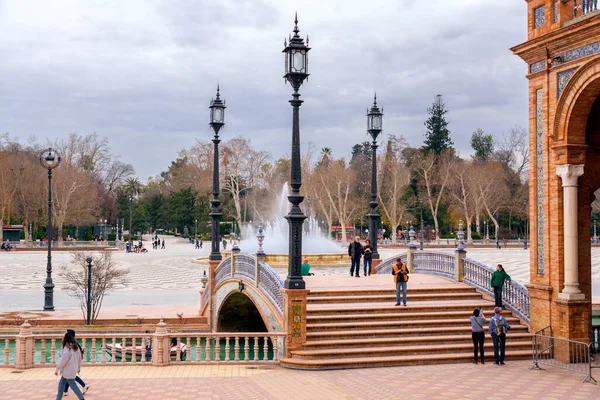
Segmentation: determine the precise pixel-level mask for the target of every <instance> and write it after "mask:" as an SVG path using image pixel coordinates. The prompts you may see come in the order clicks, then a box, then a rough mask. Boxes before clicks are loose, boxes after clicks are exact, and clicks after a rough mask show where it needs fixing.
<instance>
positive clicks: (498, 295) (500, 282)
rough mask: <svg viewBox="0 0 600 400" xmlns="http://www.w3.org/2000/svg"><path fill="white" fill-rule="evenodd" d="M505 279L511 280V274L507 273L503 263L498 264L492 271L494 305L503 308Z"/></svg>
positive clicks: (491, 282) (491, 281)
mask: <svg viewBox="0 0 600 400" xmlns="http://www.w3.org/2000/svg"><path fill="white" fill-rule="evenodd" d="M504 281H509V282H510V281H511V279H510V276H509V275H508V274H507V273H506V271H505V270H504V268H503V267H502V264H498V265H497V266H496V270H495V271H494V272H493V273H492V279H490V286H491V287H492V290H493V291H494V305H495V306H496V307H500V308H502V288H503V287H504Z"/></svg>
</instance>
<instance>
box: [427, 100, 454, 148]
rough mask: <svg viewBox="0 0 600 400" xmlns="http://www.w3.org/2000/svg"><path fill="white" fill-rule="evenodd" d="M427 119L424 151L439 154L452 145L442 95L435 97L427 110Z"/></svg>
mask: <svg viewBox="0 0 600 400" xmlns="http://www.w3.org/2000/svg"><path fill="white" fill-rule="evenodd" d="M427 112H428V113H429V118H427V121H425V127H426V128H427V132H426V133H425V142H424V144H425V146H424V147H425V149H428V150H433V151H434V152H435V154H440V153H441V152H442V151H443V150H445V149H447V148H450V147H452V145H453V144H454V143H452V140H450V131H449V130H448V122H447V121H446V117H445V115H446V113H447V112H448V110H446V104H444V100H443V99H442V95H441V94H438V95H437V96H435V100H434V101H433V104H432V105H431V107H429V108H428V109H427Z"/></svg>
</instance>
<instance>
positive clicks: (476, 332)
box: [469, 307, 486, 364]
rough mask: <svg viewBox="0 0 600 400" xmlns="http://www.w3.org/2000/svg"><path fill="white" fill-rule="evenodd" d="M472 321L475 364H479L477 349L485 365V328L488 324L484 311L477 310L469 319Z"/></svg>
mask: <svg viewBox="0 0 600 400" xmlns="http://www.w3.org/2000/svg"><path fill="white" fill-rule="evenodd" d="M469 321H471V338H472V339H473V357H474V358H473V363H475V364H477V348H479V353H480V355H481V363H482V364H485V356H484V351H483V346H484V344H485V330H484V329H483V326H484V325H485V324H486V320H485V316H484V315H483V309H482V308H481V307H480V308H477V309H475V310H473V315H472V316H471V318H469Z"/></svg>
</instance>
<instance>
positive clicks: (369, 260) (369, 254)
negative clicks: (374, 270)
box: [363, 239, 373, 276]
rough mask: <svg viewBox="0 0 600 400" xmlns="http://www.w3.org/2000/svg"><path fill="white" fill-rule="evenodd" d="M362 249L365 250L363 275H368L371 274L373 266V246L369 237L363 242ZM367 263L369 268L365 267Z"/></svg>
mask: <svg viewBox="0 0 600 400" xmlns="http://www.w3.org/2000/svg"><path fill="white" fill-rule="evenodd" d="M363 251H364V252H365V255H364V263H365V276H368V275H371V267H372V266H373V247H372V246H371V241H370V240H369V239H367V241H366V242H365V246H364V247H363ZM367 264H368V265H369V269H367Z"/></svg>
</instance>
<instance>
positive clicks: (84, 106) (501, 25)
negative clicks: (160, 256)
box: [0, 0, 527, 178]
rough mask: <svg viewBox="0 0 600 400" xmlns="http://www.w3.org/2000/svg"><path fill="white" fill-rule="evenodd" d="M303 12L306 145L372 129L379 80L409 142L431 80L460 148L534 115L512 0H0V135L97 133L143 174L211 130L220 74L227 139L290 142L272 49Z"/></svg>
mask: <svg viewBox="0 0 600 400" xmlns="http://www.w3.org/2000/svg"><path fill="white" fill-rule="evenodd" d="M296 10H297V11H298V19H299V27H300V30H301V35H302V36H306V35H307V34H308V35H309V37H310V45H311V47H312V50H311V52H310V53H309V72H310V73H311V76H310V79H309V81H308V82H306V83H305V84H304V86H303V87H302V89H301V93H302V95H303V99H304V100H305V103H304V105H303V106H302V108H301V140H302V143H303V146H304V147H305V146H306V144H307V143H308V142H309V141H310V142H313V143H315V145H316V147H317V148H318V149H321V148H322V147H330V148H332V149H333V153H334V156H347V155H348V154H349V152H350V148H351V147H352V145H353V144H355V143H357V142H360V141H363V140H367V134H366V131H365V129H366V117H365V116H364V115H365V112H366V109H367V107H368V106H369V105H370V104H371V103H372V97H373V92H374V91H375V90H376V91H377V95H378V100H379V103H380V104H381V105H382V106H383V107H384V111H385V117H384V133H387V134H396V135H402V136H404V137H405V138H406V139H407V140H408V142H409V143H410V144H412V145H415V146H418V145H420V143H421V142H422V141H423V135H424V130H425V129H424V126H423V121H424V120H425V119H426V116H427V115H426V109H427V107H428V106H429V105H430V104H431V102H432V101H433V99H434V96H435V95H437V94H442V95H443V96H444V98H445V101H446V103H447V106H448V108H449V110H450V112H449V114H448V119H449V121H450V129H451V135H452V139H453V140H454V142H455V145H456V148H457V149H458V151H459V152H460V153H461V155H463V156H464V155H467V154H469V153H470V146H469V139H470V136H471V133H472V132H473V131H474V130H475V129H476V128H477V127H482V128H483V129H484V130H486V131H488V132H491V133H493V134H495V135H501V134H502V133H503V132H506V131H508V130H509V129H510V127H511V126H513V125H516V124H519V125H521V126H525V127H526V126H527V80H526V79H525V73H526V65H525V64H524V63H523V62H522V61H521V60H520V59H518V58H517V57H516V56H513V55H512V53H511V52H510V51H509V48H510V47H511V46H514V45H516V44H519V43H521V42H524V41H525V40H526V3H525V2H524V1H520V0H508V1H506V0H502V1H490V0H429V1H415V0H301V1H292V0H127V1H124V0H94V1H92V0H52V1H48V0H0V54H1V58H0V60H1V61H0V133H4V132H8V133H10V134H11V136H17V137H19V138H21V139H22V140H26V139H27V138H28V137H30V136H32V135H35V136H37V137H38V138H40V139H46V138H48V139H50V140H53V139H55V138H58V137H61V136H63V135H67V134H69V133H71V132H79V133H91V132H97V133H98V134H99V135H101V136H106V137H108V138H109V140H110V143H111V147H112V148H113V149H114V151H115V152H116V153H117V154H119V155H120V156H121V159H122V160H123V161H126V162H130V163H132V164H133V165H134V166H135V168H136V172H137V173H138V174H139V176H140V177H141V178H146V177H148V176H150V175H155V174H157V173H159V172H160V171H162V170H164V169H165V168H166V167H167V166H168V164H169V163H170V161H171V160H173V159H175V157H176V156H177V152H178V150H179V149H181V148H183V147H186V146H189V145H191V144H193V143H194V142H195V141H196V140H197V139H200V140H209V139H210V138H211V135H212V133H211V131H210V128H209V126H208V109H207V107H208V105H209V101H210V99H211V97H212V96H213V95H214V92H215V88H216V86H217V83H219V84H220V85H221V94H222V96H223V97H224V98H225V99H226V101H227V105H228V108H227V114H226V127H225V129H224V131H223V137H224V138H225V139H226V138H227V137H231V136H237V135H242V136H246V137H249V138H251V139H252V142H253V144H254V145H255V146H256V147H258V148H261V149H264V150H267V151H269V152H271V153H272V154H273V156H275V157H278V156H288V155H289V154H290V146H291V133H290V132H291V107H290V105H289V104H288V103H287V101H288V100H289V98H290V95H291V88H290V86H289V85H285V84H284V80H283V79H282V75H283V54H282V53H281V50H282V49H283V40H284V37H287V35H288V34H289V33H290V32H291V31H292V29H293V19H294V11H296Z"/></svg>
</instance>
